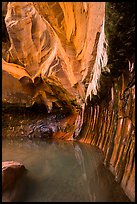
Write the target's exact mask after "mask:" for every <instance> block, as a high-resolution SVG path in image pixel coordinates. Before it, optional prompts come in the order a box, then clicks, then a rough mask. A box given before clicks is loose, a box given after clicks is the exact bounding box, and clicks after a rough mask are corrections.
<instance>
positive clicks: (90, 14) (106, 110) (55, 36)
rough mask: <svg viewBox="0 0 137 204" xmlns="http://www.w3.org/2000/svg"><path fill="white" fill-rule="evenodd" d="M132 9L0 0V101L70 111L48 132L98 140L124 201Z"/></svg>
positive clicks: (131, 177) (131, 172) (131, 190)
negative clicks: (65, 127)
mask: <svg viewBox="0 0 137 204" xmlns="http://www.w3.org/2000/svg"><path fill="white" fill-rule="evenodd" d="M134 8H135V5H134V3H130V4H129V3H126V2H123V3H121V2H120V3H112V2H111V3H109V2H108V3H105V2H75V3H74V2H21V3H20V2H9V3H8V5H7V2H4V3H3V8H2V12H3V21H2V23H3V24H2V29H3V33H4V35H3V38H2V57H3V61H2V100H3V102H8V103H11V104H12V103H14V104H16V105H23V106H32V105H33V104H34V103H35V102H37V103H44V104H45V105H46V107H47V109H48V111H49V112H50V111H52V107H53V104H54V105H55V106H56V107H57V108H60V107H61V108H64V109H68V110H69V111H70V112H72V113H73V116H72V117H71V116H69V117H70V118H69V119H68V121H70V122H68V123H71V124H70V125H74V126H75V128H73V131H72V132H71V134H69V133H67V134H65V136H64V133H63V134H59V133H58V134H57V135H56V137H58V138H63V139H65V138H67V139H77V140H80V141H81V142H86V143H90V144H94V145H97V146H99V147H100V148H101V149H102V150H103V152H104V154H105V164H106V165H107V166H108V167H109V168H110V170H111V171H112V172H113V173H114V175H115V178H116V180H117V181H118V182H119V183H121V185H122V187H123V189H124V190H125V192H126V194H127V195H128V196H129V197H130V199H131V200H132V201H134V199H135V187H134V185H135V146H134V145H135V74H134V73H135V71H134V63H135V57H134V54H135V49H134V34H135V30H134V28H135V11H134ZM127 12H128V14H127ZM65 122H66V121H65V120H64V123H63V124H65ZM72 123H73V124H72ZM68 135H69V136H68Z"/></svg>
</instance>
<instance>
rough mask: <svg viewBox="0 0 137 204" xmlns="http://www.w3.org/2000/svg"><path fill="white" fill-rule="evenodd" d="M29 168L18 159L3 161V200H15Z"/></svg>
mask: <svg viewBox="0 0 137 204" xmlns="http://www.w3.org/2000/svg"><path fill="white" fill-rule="evenodd" d="M26 172H27V169H26V168H25V166H24V165H23V164H21V163H19V162H17V161H6V162H2V201H4V202H5V201H8V202H12V201H15V200H16V198H17V196H18V195H19V194H20V192H21V191H20V189H21V188H22V185H21V181H22V178H23V176H24V175H25V173H26Z"/></svg>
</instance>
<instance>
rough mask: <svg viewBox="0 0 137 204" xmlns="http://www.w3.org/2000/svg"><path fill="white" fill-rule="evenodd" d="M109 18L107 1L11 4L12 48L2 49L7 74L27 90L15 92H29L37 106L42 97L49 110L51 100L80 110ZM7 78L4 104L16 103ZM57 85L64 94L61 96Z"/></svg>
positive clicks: (8, 20)
mask: <svg viewBox="0 0 137 204" xmlns="http://www.w3.org/2000/svg"><path fill="white" fill-rule="evenodd" d="M4 6H5V5H4ZM3 10H4V9H3ZM3 13H4V12H3ZM104 15H105V3H100V2H99V3H85V2H78V3H65V2H62V3H58V2H41V3H39V2H35V3H33V2H23V3H22V4H21V3H20V2H10V3H9V4H8V7H7V13H6V17H5V24H6V28H7V32H8V35H9V39H10V48H9V49H7V48H4V46H3V70H4V71H6V72H8V73H9V74H10V75H12V77H14V78H17V79H18V80H20V82H21V85H22V86H23V90H22V88H20V91H19V89H17V90H18V91H16V90H15V92H17V94H18V93H19V92H20V93H22V92H24V91H26V92H28V94H29V95H30V94H31V99H32V100H31V103H32V104H33V103H34V102H35V101H37V100H38V101H39V99H40V100H42V101H43V102H44V103H45V104H46V106H47V107H48V109H49V110H50V109H51V108H52V102H55V103H57V104H58V105H60V101H66V102H67V104H68V106H69V108H70V109H73V106H80V107H81V106H82V104H84V102H85V95H86V89H87V86H88V82H89V76H90V74H91V72H92V68H91V67H92V66H93V64H94V62H95V60H96V59H95V58H96V56H95V55H96V50H97V44H98V41H99V36H100V32H101V30H102V26H103V20H104ZM101 49H102V48H101ZM101 52H102V50H101ZM3 76H4V77H3V87H4V91H3V100H5V101H10V102H12V96H11V95H10V97H9V94H8V93H9V92H10V91H9V92H8V93H6V92H7V89H10V87H9V85H8V84H7V82H6V81H7V80H6V77H5V73H4V74H3ZM4 78H5V79H4ZM8 78H9V77H8ZM12 80H13V81H15V80H14V79H11V81H12ZM53 81H54V84H53ZM43 82H45V83H44V84H47V86H46V88H45V87H43ZM17 83H18V82H17ZM18 86H19V85H17V87H18ZM56 86H57V89H60V90H62V89H63V91H64V92H65V94H64V95H61V96H57V90H55V89H56V88H55V87H56ZM6 87H7V88H6ZM30 87H31V88H30ZM32 87H33V94H32ZM62 87H63V88H62ZM12 92H14V91H13V88H12V87H11V93H12ZM49 93H50V94H49ZM26 94H27V93H26ZM14 95H16V94H14ZM18 95H19V94H18ZM32 95H33V96H32ZM65 95H66V97H65ZM17 98H18V97H17ZM20 98H21V99H19V98H18V99H19V101H22V97H20ZM25 98H26V99H27V97H25V95H24V100H25ZM74 101H75V102H74ZM71 102H72V103H73V105H72V103H71ZM26 103H27V104H28V102H27V100H26ZM31 103H30V104H31Z"/></svg>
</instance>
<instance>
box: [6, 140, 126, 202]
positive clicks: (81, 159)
mask: <svg viewBox="0 0 137 204" xmlns="http://www.w3.org/2000/svg"><path fill="white" fill-rule="evenodd" d="M2 160H3V161H6V160H16V161H19V162H21V163H23V164H24V165H25V167H26V168H27V169H28V170H29V173H28V175H27V176H28V179H27V180H26V181H27V182H26V181H25V189H26V192H24V195H23V196H22V198H21V197H20V199H21V201H24V202H42V201H43V202H67V201H69V202H81V201H83V202H99V201H100V202H105V201H108V202H111V201H116V202H117V201H122V202H126V201H129V200H128V199H127V197H126V196H125V194H124V193H123V191H122V189H121V188H120V186H119V185H117V184H116V183H115V181H114V177H113V176H112V175H111V174H110V172H109V171H108V170H107V169H105V167H104V165H103V154H102V152H101V151H100V150H99V149H97V148H95V147H92V146H90V145H88V144H81V143H77V142H73V141H71V142H65V141H52V140H49V141H41V140H34V141H30V140H28V141H25V140H23V141H20V140H13V141H12V142H11V141H10V140H3V142H2Z"/></svg>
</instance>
